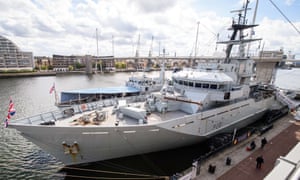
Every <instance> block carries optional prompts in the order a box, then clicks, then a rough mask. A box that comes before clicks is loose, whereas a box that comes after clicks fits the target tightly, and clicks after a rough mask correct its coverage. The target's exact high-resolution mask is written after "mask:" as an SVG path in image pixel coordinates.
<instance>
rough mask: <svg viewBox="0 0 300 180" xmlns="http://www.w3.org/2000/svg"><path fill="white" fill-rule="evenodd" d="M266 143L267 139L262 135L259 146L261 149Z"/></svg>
mask: <svg viewBox="0 0 300 180" xmlns="http://www.w3.org/2000/svg"><path fill="white" fill-rule="evenodd" d="M267 143H268V141H267V139H266V138H265V137H264V138H262V139H261V148H262V149H263V148H264V146H265V145H266V144H267Z"/></svg>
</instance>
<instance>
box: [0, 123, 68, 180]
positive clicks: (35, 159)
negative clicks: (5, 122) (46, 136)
mask: <svg viewBox="0 0 300 180" xmlns="http://www.w3.org/2000/svg"><path fill="white" fill-rule="evenodd" d="M0 133H1V135H2V136H1V137H0V152H1V154H0V179H24V180H27V179H28V180H29V179H30V180H31V179H64V173H62V172H59V171H60V169H61V168H62V167H63V164H62V163H61V162H58V161H57V160H56V159H55V158H54V157H53V156H51V155H49V154H48V153H46V152H44V151H42V150H41V149H40V148H38V147H37V146H35V145H34V144H32V143H31V142H29V141H27V140H26V139H25V138H23V137H22V136H20V135H19V133H18V132H17V131H16V130H14V129H8V128H3V127H1V128H0Z"/></svg>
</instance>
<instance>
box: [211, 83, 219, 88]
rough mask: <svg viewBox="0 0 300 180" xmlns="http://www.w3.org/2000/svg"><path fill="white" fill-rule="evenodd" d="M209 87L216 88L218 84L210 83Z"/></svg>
mask: <svg viewBox="0 0 300 180" xmlns="http://www.w3.org/2000/svg"><path fill="white" fill-rule="evenodd" d="M210 88H211V89H217V88H218V85H216V84H211V85H210Z"/></svg>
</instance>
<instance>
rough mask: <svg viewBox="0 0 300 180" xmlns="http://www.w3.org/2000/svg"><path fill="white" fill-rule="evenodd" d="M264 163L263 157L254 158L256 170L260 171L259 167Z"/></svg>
mask: <svg viewBox="0 0 300 180" xmlns="http://www.w3.org/2000/svg"><path fill="white" fill-rule="evenodd" d="M262 163H264V158H263V156H258V157H257V158H256V169H261V165H262Z"/></svg>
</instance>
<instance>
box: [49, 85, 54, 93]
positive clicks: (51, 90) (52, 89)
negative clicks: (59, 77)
mask: <svg viewBox="0 0 300 180" xmlns="http://www.w3.org/2000/svg"><path fill="white" fill-rule="evenodd" d="M53 91H55V83H53V86H52V87H51V88H50V91H49V93H50V94H52V92H53Z"/></svg>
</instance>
